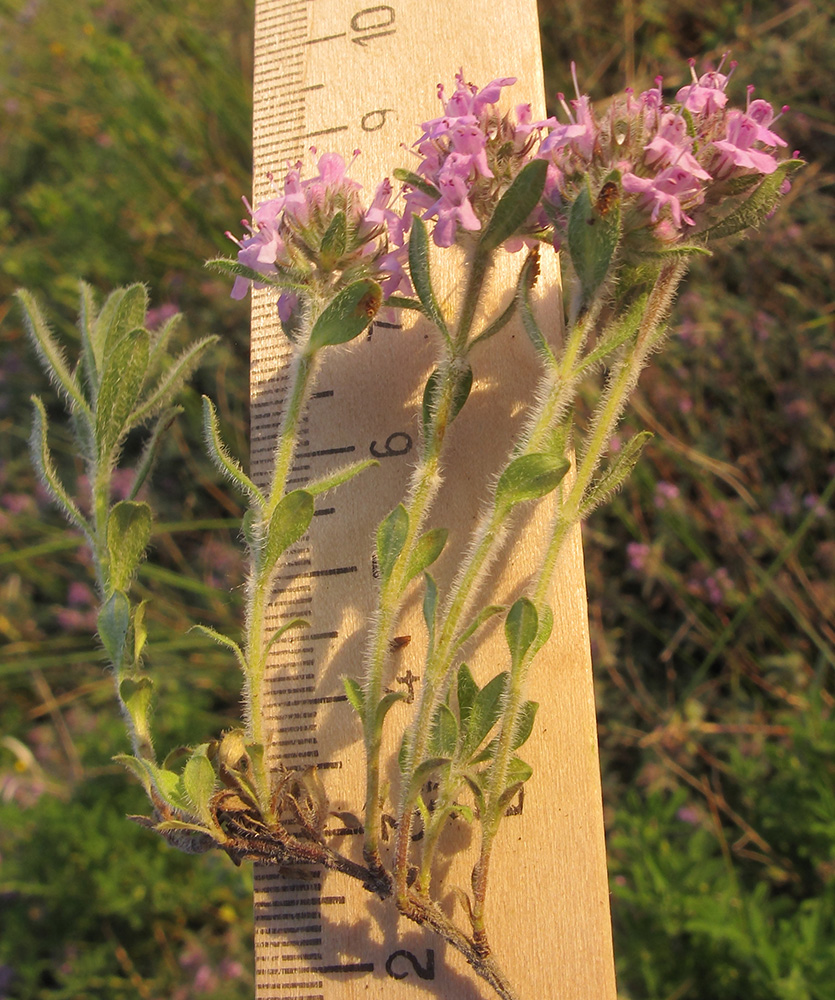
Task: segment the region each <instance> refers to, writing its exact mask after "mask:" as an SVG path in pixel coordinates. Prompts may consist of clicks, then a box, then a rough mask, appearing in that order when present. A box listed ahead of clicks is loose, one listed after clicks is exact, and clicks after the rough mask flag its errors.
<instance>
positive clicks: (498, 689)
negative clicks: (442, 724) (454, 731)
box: [462, 671, 509, 757]
mask: <svg viewBox="0 0 835 1000" xmlns="http://www.w3.org/2000/svg"><path fill="white" fill-rule="evenodd" d="M508 676H509V675H508V673H507V671H502V673H500V674H497V675H496V676H495V677H494V678H493V679H492V680H491V681H488V683H487V684H485V685H484V687H483V688H482V689H481V690H480V691H479V692H478V694H477V695H476V697H475V700H474V701H473V706H472V709H471V711H470V715H469V718H468V719H467V725H466V728H465V729H464V740H463V744H462V750H463V755H464V756H465V757H467V756H469V755H471V754H472V753H474V752H475V751H476V750H477V749H478V748H479V747H480V746H481V744H482V743H483V742H484V739H485V737H486V736H487V734H488V733H489V732H490V730H491V729H492V728H493V726H495V724H496V722H497V721H498V719H499V715H500V713H501V708H502V697H503V695H504V692H505V687H506V685H507V681H508Z"/></svg>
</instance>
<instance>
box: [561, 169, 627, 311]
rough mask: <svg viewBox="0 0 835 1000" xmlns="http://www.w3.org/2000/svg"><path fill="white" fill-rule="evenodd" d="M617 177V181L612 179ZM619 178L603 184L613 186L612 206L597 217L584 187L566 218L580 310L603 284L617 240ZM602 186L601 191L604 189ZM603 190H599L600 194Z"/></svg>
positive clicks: (589, 194)
mask: <svg viewBox="0 0 835 1000" xmlns="http://www.w3.org/2000/svg"><path fill="white" fill-rule="evenodd" d="M615 176H617V180H615V179H613V178H614V177H615ZM619 182H620V177H619V175H615V174H613V175H610V178H609V179H608V180H607V181H606V184H614V185H616V186H617V190H618V195H617V199H616V201H615V203H614V205H613V206H610V207H609V209H608V210H607V211H606V212H605V214H601V212H600V211H599V209H598V207H597V203H592V196H591V191H590V189H589V187H588V185H584V186H583V187H582V188H581V189H580V193H579V194H578V195H577V197H576V198H575V199H574V204H573V205H572V206H571V213H570V215H569V217H568V252H569V255H570V257H571V263H572V265H573V267H574V270H575V272H576V274H577V278H578V280H579V282H580V292H581V302H580V308H581V309H584V308H585V307H586V306H588V304H589V302H590V301H591V300H592V298H593V297H594V295H595V293H596V292H597V290H598V288H600V286H601V285H602V284H603V282H604V281H605V280H606V276H607V275H608V273H609V268H610V267H611V264H612V258H613V257H614V254H615V249H616V248H617V245H618V241H619V239H620V193H619V192H620V183H619ZM605 186H606V185H605V184H604V188H605ZM602 190H603V189H601V191H602Z"/></svg>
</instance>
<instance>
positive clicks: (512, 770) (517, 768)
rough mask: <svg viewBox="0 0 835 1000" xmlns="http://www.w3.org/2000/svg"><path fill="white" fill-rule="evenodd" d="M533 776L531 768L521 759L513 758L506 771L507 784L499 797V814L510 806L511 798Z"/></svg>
mask: <svg viewBox="0 0 835 1000" xmlns="http://www.w3.org/2000/svg"><path fill="white" fill-rule="evenodd" d="M532 774H533V768H532V767H531V766H530V764H526V763H525V762H524V761H523V760H522V758H521V757H514V758H513V759H512V760H511V762H510V764H509V765H508V769H507V784H506V785H505V789H504V791H503V792H502V794H501V795H500V796H499V804H498V805H499V811H500V812H501V811H502V810H503V809H505V808H506V807H507V806H509V805H510V802H511V800H512V799H513V796H514V795H515V794H516V793H517V792H518V791H519V789H520V788H521V787H522V785H524V784H525V782H526V781H527V780H528V779H529V778H530V776H531V775H532Z"/></svg>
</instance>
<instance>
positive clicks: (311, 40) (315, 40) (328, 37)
mask: <svg viewBox="0 0 835 1000" xmlns="http://www.w3.org/2000/svg"><path fill="white" fill-rule="evenodd" d="M347 34H348V32H347V31H340V32H339V33H338V34H336V35H322V37H321V38H309V39H308V40H307V41H306V42H305V43H304V44H305V45H318V44H319V42H331V41H333V39H334V38H345V36H346V35H347ZM346 127H347V126H346Z"/></svg>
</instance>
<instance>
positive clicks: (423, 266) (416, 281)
mask: <svg viewBox="0 0 835 1000" xmlns="http://www.w3.org/2000/svg"><path fill="white" fill-rule="evenodd" d="M409 275H410V277H411V279H412V285H413V286H414V289H415V292H417V296H418V298H419V299H420V302H421V305H422V306H423V311H424V313H425V314H426V315H427V316H428V317H429V319H431V320H432V322H433V323H434V324H435V326H437V328H438V329H439V330H440V331H441V332H442V333H443V334H445V335H446V336H447V337H448V336H449V331H448V330H447V325H446V320H445V319H444V315H443V313H442V312H441V307H440V306H439V305H438V300H437V298H436V297H435V290H434V289H433V287H432V276H431V273H430V267H429V236H428V234H427V232H426V224H425V223H424V221H423V219H421V218H420V216H418V215H413V216H412V228H411V230H410V232H409Z"/></svg>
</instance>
